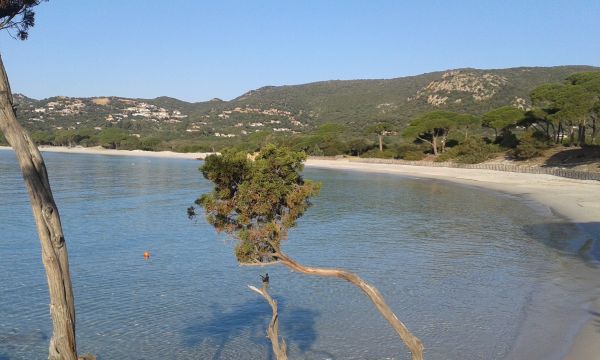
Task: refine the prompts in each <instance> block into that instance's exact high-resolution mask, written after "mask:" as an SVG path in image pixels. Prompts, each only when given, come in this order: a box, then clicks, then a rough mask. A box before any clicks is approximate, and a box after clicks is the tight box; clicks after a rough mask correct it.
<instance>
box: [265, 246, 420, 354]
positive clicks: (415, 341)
mask: <svg viewBox="0 0 600 360" xmlns="http://www.w3.org/2000/svg"><path fill="white" fill-rule="evenodd" d="M275 256H276V257H277V258H278V259H279V260H280V261H281V263H282V264H283V265H285V266H287V267H288V268H290V269H292V270H293V271H297V272H299V273H302V274H307V275H317V276H324V277H336V278H339V279H343V280H346V281H348V282H350V283H352V284H353V285H355V286H356V287H358V288H359V289H360V290H362V292H363V293H364V294H365V295H366V296H367V297H368V298H369V300H371V302H373V305H375V307H376V308H377V310H378V311H379V313H380V314H381V316H383V318H384V319H386V320H387V321H388V323H389V324H390V325H391V326H392V328H393V329H394V330H395V331H396V333H397V334H398V336H399V337H400V339H402V341H403V342H404V344H405V345H406V347H408V349H409V350H410V352H411V353H412V359H413V360H423V344H422V343H421V340H419V338H417V337H416V336H414V335H413V334H412V333H411V332H410V331H409V330H408V328H406V325H404V324H403V323H402V322H401V321H400V320H399V319H398V317H397V316H396V314H394V312H393V311H392V309H390V307H389V305H388V304H387V303H386V302H385V300H384V298H383V295H381V293H380V292H379V290H377V288H376V287H374V286H373V285H371V284H369V283H367V282H366V281H364V280H363V279H361V278H360V277H359V276H358V275H356V274H353V273H351V272H348V271H345V270H340V269H327V268H315V267H308V266H304V265H302V264H300V263H298V262H296V261H294V260H293V259H291V258H290V257H288V256H287V255H285V254H283V253H282V252H281V251H279V252H277V253H276V254H275Z"/></svg>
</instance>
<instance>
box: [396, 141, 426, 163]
mask: <svg viewBox="0 0 600 360" xmlns="http://www.w3.org/2000/svg"><path fill="white" fill-rule="evenodd" d="M396 153H397V154H396V158H398V159H402V160H409V161H418V160H421V159H423V158H424V157H425V151H424V149H423V148H422V147H420V146H417V145H412V144H405V145H400V146H398V148H397V150H396Z"/></svg>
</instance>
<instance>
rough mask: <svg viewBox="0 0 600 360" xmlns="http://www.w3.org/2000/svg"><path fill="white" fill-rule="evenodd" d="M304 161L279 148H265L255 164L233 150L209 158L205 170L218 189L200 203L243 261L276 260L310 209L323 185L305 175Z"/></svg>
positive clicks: (294, 154)
mask: <svg viewBox="0 0 600 360" xmlns="http://www.w3.org/2000/svg"><path fill="white" fill-rule="evenodd" d="M305 159H306V155H305V153H303V152H296V151H293V150H290V149H288V148H285V147H276V146H274V145H267V146H265V147H264V148H263V149H262V150H261V151H260V152H259V153H258V155H257V156H256V159H255V160H254V161H252V160H251V159H249V157H248V156H247V154H246V153H244V152H239V151H234V150H226V151H224V152H223V153H222V155H211V156H209V157H207V158H206V160H205V163H204V165H203V166H202V167H201V169H200V170H201V171H202V175H203V176H204V177H205V178H206V179H208V180H210V181H211V182H213V184H214V189H213V191H212V192H210V193H207V194H203V195H202V196H201V197H200V198H199V199H198V200H196V203H197V204H199V205H202V206H203V207H204V210H205V212H206V218H207V221H208V222H209V223H210V224H212V225H213V226H214V227H215V228H216V229H217V231H224V232H226V233H227V234H229V235H230V236H232V237H233V238H235V239H237V240H238V241H239V243H238V245H237V246H236V249H235V253H236V257H237V259H238V261H239V262H241V263H262V262H270V261H273V260H275V259H276V258H277V255H276V253H277V251H278V250H279V246H280V243H281V240H282V239H285V238H286V237H287V232H288V229H289V228H290V227H293V226H295V225H296V221H297V219H298V218H299V217H301V216H302V215H303V214H304V212H305V211H306V209H307V208H308V207H309V206H310V205H311V203H310V198H311V197H312V196H315V195H317V194H318V192H319V188H320V185H319V184H318V183H314V182H312V181H310V180H304V179H303V177H302V176H301V174H300V172H301V171H302V169H303V161H304V160H305Z"/></svg>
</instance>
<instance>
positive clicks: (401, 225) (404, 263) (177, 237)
mask: <svg viewBox="0 0 600 360" xmlns="http://www.w3.org/2000/svg"><path fill="white" fill-rule="evenodd" d="M44 156H45V159H46V162H47V166H48V171H49V174H50V180H51V183H52V187H53V191H54V195H55V198H56V201H57V204H58V206H59V209H60V213H61V217H62V220H63V228H64V231H65V234H66V240H67V243H68V250H69V256H70V261H71V276H72V278H73V284H74V292H75V297H76V298H75V300H76V306H77V335H78V348H79V351H80V353H85V352H90V353H94V354H97V355H99V359H270V344H269V343H268V341H267V339H266V338H265V330H266V326H267V324H268V321H269V319H270V308H269V307H268V305H267V304H266V303H265V302H264V300H263V299H262V298H259V297H258V296H257V295H256V294H255V293H253V292H251V291H249V290H248V288H247V287H246V285H247V284H251V285H259V284H260V278H259V276H258V275H259V274H260V273H264V272H265V271H268V272H269V274H270V277H271V288H270V290H271V294H272V295H273V297H274V298H276V299H277V300H278V301H279V304H280V321H281V334H282V335H283V336H284V337H285V338H286V341H287V343H288V348H289V352H290V358H291V359H408V358H409V355H408V353H407V351H406V349H405V348H404V347H403V345H402V343H401V342H400V340H399V339H398V338H397V337H396V335H395V334H394V332H393V331H392V330H391V328H390V327H389V326H388V325H387V323H386V322H385V321H384V320H382V319H381V318H380V316H379V314H378V313H377V312H376V311H375V310H374V309H373V307H372V305H371V303H370V302H369V301H368V300H367V299H366V298H365V297H364V295H362V294H361V293H360V291H358V290H357V289H356V288H354V287H353V286H351V285H349V284H347V283H345V282H342V281H340V280H335V279H322V278H315V277H308V276H306V275H300V274H295V273H291V272H290V271H288V270H286V269H285V268H282V267H279V266H275V267H269V268H266V269H261V268H255V267H240V266H238V265H237V264H236V262H235V260H234V257H233V253H232V241H231V240H229V239H227V238H225V237H222V236H218V235H216V234H215V232H214V230H213V229H212V228H211V227H210V226H208V225H207V224H206V223H205V222H204V220H203V219H202V218H199V219H198V220H196V221H190V220H188V218H187V216H186V208H187V206H189V205H190V204H191V203H192V202H193V200H194V199H195V198H196V197H197V196H199V195H200V194H201V193H202V192H203V191H207V190H208V189H209V184H208V183H207V182H206V181H204V180H203V179H202V177H201V174H200V173H199V172H198V171H197V167H198V166H199V164H200V163H199V162H196V161H189V160H173V159H151V158H133V157H109V156H95V155H77V154H68V155H66V154H52V153H47V154H45V155H44ZM305 176H306V177H307V178H311V179H316V180H319V181H321V182H322V183H323V188H322V193H321V195H320V196H319V197H318V198H316V199H315V201H314V206H313V208H311V209H310V210H309V211H308V212H307V214H306V215H305V217H304V218H302V219H301V220H300V222H299V226H298V227H297V228H295V229H293V230H292V231H291V232H290V238H289V240H288V241H287V242H286V243H285V246H284V248H285V251H286V252H287V253H288V254H289V255H290V256H292V257H294V258H296V259H297V260H298V261H300V262H303V263H305V264H307V265H314V266H330V267H345V268H347V269H349V270H352V271H355V272H357V273H359V274H360V275H361V276H362V277H363V278H364V279H366V280H368V281H370V282H372V283H373V284H374V285H376V286H377V287H378V288H379V289H380V291H381V292H382V293H383V294H384V296H385V298H386V299H387V300H388V302H389V304H390V306H391V307H392V309H394V311H395V312H396V314H397V315H398V317H399V318H400V319H401V320H402V321H403V322H405V323H406V325H407V326H408V327H409V328H410V329H411V331H413V332H414V333H415V334H416V335H417V336H419V337H420V338H421V339H422V340H423V342H424V343H425V346H426V349H427V350H426V356H427V358H428V359H519V358H524V357H523V352H522V350H520V349H519V345H518V344H520V343H522V342H523V341H524V339H526V341H527V342H534V343H535V344H536V345H535V346H536V347H539V351H537V352H535V353H533V354H534V355H528V358H531V356H537V358H540V359H542V358H543V359H550V358H557V359H558V358H560V356H561V354H562V353H563V352H564V351H565V348H568V344H569V342H570V340H571V338H572V336H573V335H574V333H575V332H576V331H577V329H578V326H580V325H581V321H582V319H583V318H584V316H585V314H586V309H585V305H586V304H587V302H588V301H589V300H590V298H591V297H593V296H595V293H594V292H595V289H596V286H597V285H598V283H597V280H596V279H598V278H600V277H599V276H598V275H599V271H598V269H597V266H596V265H595V262H594V261H593V259H588V258H587V257H586V256H585V255H582V254H580V253H578V250H579V245H578V244H581V243H584V242H585V240H586V234H583V233H582V232H581V231H580V230H579V229H578V228H577V227H576V226H573V225H570V224H567V223H565V222H564V221H563V220H561V219H560V218H557V217H556V216H554V215H553V214H552V213H551V212H550V211H548V210H547V209H545V208H543V207H541V206H536V205H535V204H531V203H527V202H525V201H522V200H521V199H517V198H514V197H511V196H508V195H501V194H497V193H492V192H487V191H482V190H477V189H472V188H468V187H461V186H456V185H452V184H446V183H441V182H434V181H426V180H419V179H408V178H402V177H398V176H391V175H379V174H362V173H358V172H344V171H334V170H319V169H307V170H306V171H305ZM144 251H149V252H150V253H151V254H152V256H151V259H150V260H149V261H145V260H144V258H143V253H144ZM50 331H51V323H50V317H49V313H48V295H47V285H46V279H45V275H44V270H43V267H42V265H41V259H40V249H39V243H38V239H37V234H36V233H35V229H34V225H33V218H32V216H31V209H30V206H29V203H28V198H27V194H26V191H25V189H24V186H23V184H22V179H21V175H20V173H19V170H18V167H17V164H16V160H15V158H14V154H13V153H12V152H10V151H0V360H9V359H10V360H13V359H44V358H46V356H47V355H46V354H47V342H48V338H49V336H50ZM530 350H531V349H530Z"/></svg>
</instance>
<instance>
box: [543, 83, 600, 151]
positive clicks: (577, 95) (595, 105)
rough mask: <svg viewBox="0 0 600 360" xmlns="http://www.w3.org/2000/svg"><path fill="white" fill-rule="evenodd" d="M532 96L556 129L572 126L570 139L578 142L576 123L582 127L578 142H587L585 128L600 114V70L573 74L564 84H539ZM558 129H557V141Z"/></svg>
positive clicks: (556, 137)
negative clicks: (575, 137)
mask: <svg viewBox="0 0 600 360" xmlns="http://www.w3.org/2000/svg"><path fill="white" fill-rule="evenodd" d="M531 99H532V102H533V104H534V105H536V106H537V107H538V109H539V110H541V112H542V113H543V114H545V116H543V118H544V120H545V121H546V122H548V123H549V124H552V125H553V127H554V128H555V129H557V128H559V127H560V128H561V129H564V128H566V129H568V133H569V135H570V140H569V141H570V142H572V141H574V133H573V126H578V127H579V134H578V142H579V144H580V145H583V144H584V143H585V141H586V139H585V132H584V131H583V130H584V129H585V127H586V126H588V125H589V123H590V120H595V119H597V118H598V116H599V114H600V72H583V73H578V74H573V75H571V76H569V77H568V78H567V80H566V81H565V83H563V84H544V85H541V86H538V87H536V88H535V89H534V90H533V91H532V92H531ZM538 117H542V116H539V115H538ZM557 131H558V130H554V132H555V139H556V141H558V138H559V136H558V134H556V133H557Z"/></svg>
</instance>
